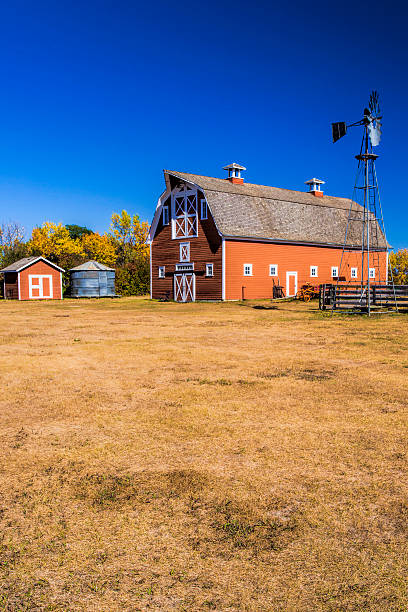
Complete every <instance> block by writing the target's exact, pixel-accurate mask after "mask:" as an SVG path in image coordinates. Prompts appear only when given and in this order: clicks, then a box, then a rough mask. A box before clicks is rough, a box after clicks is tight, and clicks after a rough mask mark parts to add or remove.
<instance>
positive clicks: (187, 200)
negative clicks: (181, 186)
mask: <svg viewBox="0 0 408 612" xmlns="http://www.w3.org/2000/svg"><path fill="white" fill-rule="evenodd" d="M172 201H173V238H190V237H191V238H192V237H195V236H197V235H198V234H197V193H196V192H195V191H184V192H180V191H178V192H177V193H175V194H173V196H172Z"/></svg>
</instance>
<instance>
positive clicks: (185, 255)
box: [180, 242, 190, 261]
mask: <svg viewBox="0 0 408 612" xmlns="http://www.w3.org/2000/svg"><path fill="white" fill-rule="evenodd" d="M180 261H190V243H189V242H180Z"/></svg>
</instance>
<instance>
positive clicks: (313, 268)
mask: <svg viewBox="0 0 408 612" xmlns="http://www.w3.org/2000/svg"><path fill="white" fill-rule="evenodd" d="M313 272H316V273H315V274H314V273H313ZM310 278H319V266H310Z"/></svg>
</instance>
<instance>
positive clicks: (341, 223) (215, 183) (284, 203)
mask: <svg viewBox="0 0 408 612" xmlns="http://www.w3.org/2000/svg"><path fill="white" fill-rule="evenodd" d="M164 176H165V180H166V184H167V192H168V193H169V192H170V191H171V189H172V188H173V187H174V186H175V185H176V184H177V182H178V180H181V181H185V182H187V183H190V184H192V185H195V186H196V187H198V188H199V189H201V190H202V191H203V192H204V195H205V197H206V200H207V203H208V206H209V208H210V211H211V213H212V215H213V218H214V222H215V224H216V226H217V229H218V231H219V232H220V234H221V235H222V236H224V237H226V238H249V239H251V238H252V239H258V240H271V241H276V242H295V243H308V244H322V245H332V246H343V244H344V237H345V233H346V227H347V219H348V215H349V210H350V206H351V207H352V210H353V218H354V219H355V218H360V217H361V220H362V215H363V208H362V207H361V206H360V205H359V204H357V203H356V202H352V200H350V199H348V198H340V197H335V196H329V195H324V196H323V197H316V196H314V195H313V194H312V193H307V192H302V191H292V190H290V189H281V188H278V187H269V186H266V185H255V184H251V183H243V184H236V183H231V182H230V181H229V180H226V179H220V178H215V177H211V176H201V175H198V174H189V173H186V172H178V171H174V170H164ZM162 199H163V198H162ZM159 208H160V207H159V206H158V209H157V214H159V212H160V211H159ZM154 225H155V223H154V222H153V224H152V226H153V228H152V229H153V230H154ZM361 228H362V225H361V223H360V222H358V221H357V222H353V223H350V225H349V231H348V234H347V246H348V247H356V248H357V247H361ZM153 233H154V231H153ZM375 234H377V236H378V238H377V237H376V236H375ZM371 238H372V243H374V244H378V247H380V248H386V241H385V239H384V236H383V234H382V233H381V230H380V228H379V226H378V224H377V223H376V222H373V223H372V236H371Z"/></svg>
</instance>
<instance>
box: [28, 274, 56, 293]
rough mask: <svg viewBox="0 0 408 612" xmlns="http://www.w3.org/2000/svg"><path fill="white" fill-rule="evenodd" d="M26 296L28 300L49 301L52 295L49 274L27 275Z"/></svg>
mask: <svg viewBox="0 0 408 612" xmlns="http://www.w3.org/2000/svg"><path fill="white" fill-rule="evenodd" d="M28 296H29V298H30V299H36V298H40V299H49V298H52V297H53V294H52V276H51V274H29V275H28Z"/></svg>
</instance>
